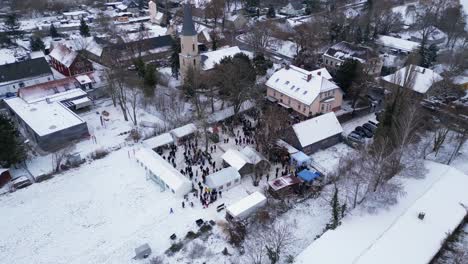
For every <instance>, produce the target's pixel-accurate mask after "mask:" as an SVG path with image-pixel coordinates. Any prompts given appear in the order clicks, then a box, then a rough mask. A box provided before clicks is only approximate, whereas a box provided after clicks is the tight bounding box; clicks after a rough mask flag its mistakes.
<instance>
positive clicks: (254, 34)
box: [244, 21, 276, 53]
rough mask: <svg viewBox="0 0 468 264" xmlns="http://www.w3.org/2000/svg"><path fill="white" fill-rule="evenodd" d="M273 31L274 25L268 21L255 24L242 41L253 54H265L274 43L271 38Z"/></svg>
mask: <svg viewBox="0 0 468 264" xmlns="http://www.w3.org/2000/svg"><path fill="white" fill-rule="evenodd" d="M275 30H276V29H275V26H274V24H272V23H271V22H269V21H265V22H257V23H256V24H255V25H253V26H251V27H250V28H249V29H248V33H247V34H245V39H244V40H245V41H246V42H247V44H249V45H250V46H251V47H252V49H253V51H254V52H255V53H265V51H266V50H267V49H269V48H270V47H271V46H272V45H274V43H275V40H274V39H273V37H272V35H273V32H274V31H275Z"/></svg>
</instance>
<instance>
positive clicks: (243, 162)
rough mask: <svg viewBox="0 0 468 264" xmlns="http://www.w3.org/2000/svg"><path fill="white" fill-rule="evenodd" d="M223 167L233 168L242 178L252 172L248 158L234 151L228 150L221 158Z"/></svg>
mask: <svg viewBox="0 0 468 264" xmlns="http://www.w3.org/2000/svg"><path fill="white" fill-rule="evenodd" d="M221 158H222V159H223V164H224V167H233V168H235V169H236V170H237V171H238V172H239V173H240V174H241V175H242V176H244V175H247V174H250V173H252V172H253V166H252V164H250V163H249V158H248V157H246V156H245V155H244V154H243V153H241V152H240V151H238V150H236V149H228V150H227V151H226V152H225V153H224V154H223V155H222V156H221Z"/></svg>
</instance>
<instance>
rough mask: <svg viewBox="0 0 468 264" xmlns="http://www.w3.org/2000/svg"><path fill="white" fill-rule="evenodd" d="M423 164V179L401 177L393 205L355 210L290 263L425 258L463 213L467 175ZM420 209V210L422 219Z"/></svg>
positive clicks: (362, 262)
mask: <svg viewBox="0 0 468 264" xmlns="http://www.w3.org/2000/svg"><path fill="white" fill-rule="evenodd" d="M425 165H426V168H427V169H428V173H427V174H426V178H425V179H423V180H417V179H403V180H402V181H403V185H404V186H405V192H406V195H405V196H404V197H402V198H400V200H399V202H398V204H397V205H395V206H393V207H391V208H390V209H389V210H386V211H379V212H378V214H367V213H364V212H361V213H362V214H363V215H361V214H359V212H356V211H355V212H354V214H353V215H350V216H348V217H346V218H345V219H344V220H343V222H342V224H341V225H340V226H339V227H338V228H337V229H335V230H329V231H327V232H326V233H325V234H324V235H323V236H322V237H320V238H319V239H318V240H316V241H315V242H313V243H312V244H311V245H310V246H309V247H308V248H306V249H305V250H304V251H303V252H302V253H300V254H299V255H298V256H297V258H296V262H295V263H298V264H302V263H303V264H306V263H328V264H334V263H336V264H342V263H356V264H367V263H369V264H371V263H372V264H374V263H382V264H386V263H392V264H393V263H415V264H418V263H421V264H422V263H429V262H430V261H431V259H432V258H433V257H434V255H435V254H436V253H437V252H438V251H439V249H440V247H441V243H442V242H443V241H444V239H445V238H446V237H447V232H452V231H453V230H454V229H455V228H456V227H457V226H458V225H459V224H460V222H461V221H462V220H463V218H464V217H465V215H466V208H464V206H463V204H465V205H466V204H468V193H467V192H466V186H468V177H467V175H465V174H463V173H462V172H460V171H458V170H457V169H454V168H452V167H449V166H446V165H441V164H438V163H432V162H427V163H426V164H425ZM420 213H425V217H424V219H422V220H421V219H419V218H418V215H419V214H420ZM336 252H339V254H336Z"/></svg>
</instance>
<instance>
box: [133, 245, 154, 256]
mask: <svg viewBox="0 0 468 264" xmlns="http://www.w3.org/2000/svg"><path fill="white" fill-rule="evenodd" d="M149 255H151V248H150V246H149V245H148V244H147V243H145V244H143V245H141V246H139V247H137V248H135V259H144V258H147V257H148V256H149Z"/></svg>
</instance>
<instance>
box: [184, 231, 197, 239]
mask: <svg viewBox="0 0 468 264" xmlns="http://www.w3.org/2000/svg"><path fill="white" fill-rule="evenodd" d="M197 237H198V234H197V233H195V232H193V231H188V232H187V235H185V238H187V239H195V238H197Z"/></svg>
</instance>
